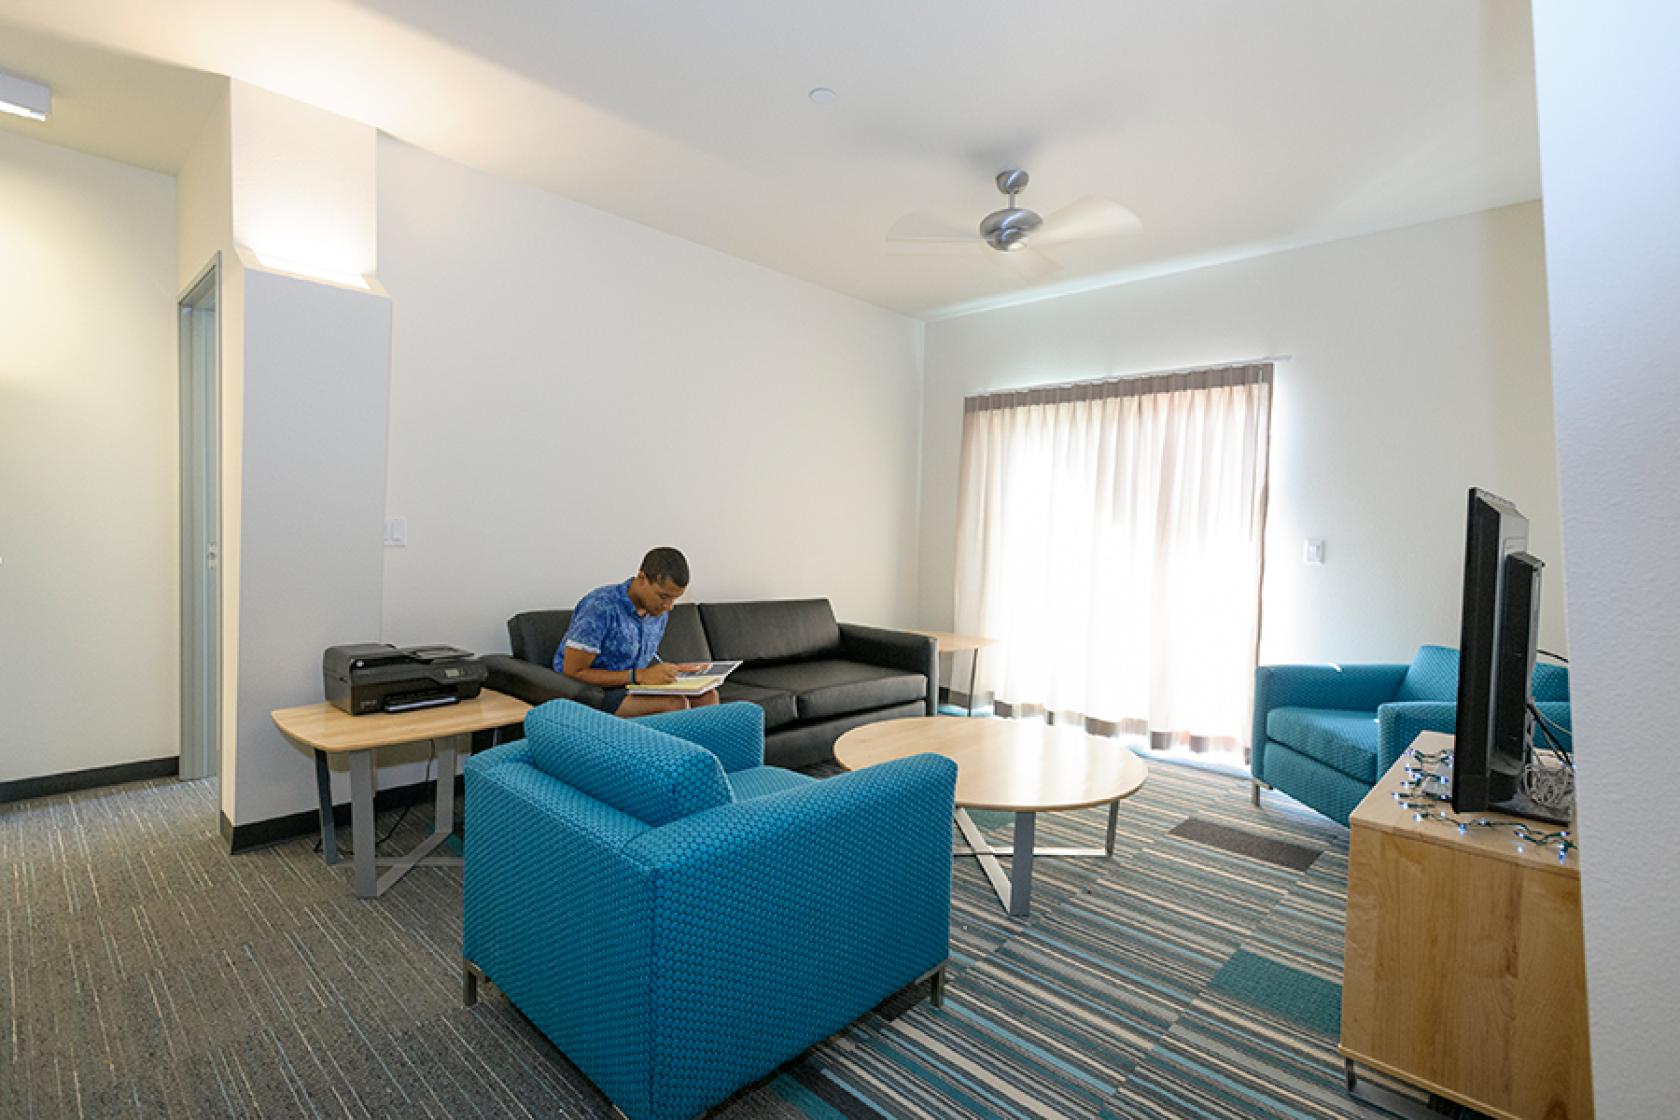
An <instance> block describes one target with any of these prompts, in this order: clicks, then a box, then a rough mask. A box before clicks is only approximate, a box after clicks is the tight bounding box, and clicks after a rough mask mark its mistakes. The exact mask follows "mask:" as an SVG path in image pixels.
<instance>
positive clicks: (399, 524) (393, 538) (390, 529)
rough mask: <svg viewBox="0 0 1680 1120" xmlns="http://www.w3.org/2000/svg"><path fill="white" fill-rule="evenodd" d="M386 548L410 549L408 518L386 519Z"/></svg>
mask: <svg viewBox="0 0 1680 1120" xmlns="http://www.w3.org/2000/svg"><path fill="white" fill-rule="evenodd" d="M385 547H386V548H406V547H408V518H406V517H387V518H386V519H385Z"/></svg>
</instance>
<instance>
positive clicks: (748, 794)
mask: <svg viewBox="0 0 1680 1120" xmlns="http://www.w3.org/2000/svg"><path fill="white" fill-rule="evenodd" d="M816 780H817V779H815V778H812V777H810V776H808V775H805V774H801V773H799V772H798V771H797V770H783V769H782V768H781V767H780V766H749V767H747V769H745V770H737V771H735V773H733V774H730V775H729V788H730V790H731V792H733V793H734V794H735V800H737V801H750V800H751V799H753V798H755V797H768V796H769V795H770V794H773V793H781V792H782V791H783V790H788V789H798V788H799V787H800V786H808V785H810V784H811V783H812V782H814V781H816Z"/></svg>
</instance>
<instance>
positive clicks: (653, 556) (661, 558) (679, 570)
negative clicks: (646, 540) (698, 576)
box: [642, 548, 688, 587]
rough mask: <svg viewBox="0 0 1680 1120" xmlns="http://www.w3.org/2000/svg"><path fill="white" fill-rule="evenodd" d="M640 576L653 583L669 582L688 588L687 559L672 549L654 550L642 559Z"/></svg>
mask: <svg viewBox="0 0 1680 1120" xmlns="http://www.w3.org/2000/svg"><path fill="white" fill-rule="evenodd" d="M642 574H643V575H644V576H646V577H647V578H648V579H649V580H650V581H652V582H653V583H658V582H659V581H660V580H670V581H671V582H672V583H673V584H675V585H676V586H677V587H687V586H688V558H687V557H686V556H684V555H683V554H682V553H680V552H678V551H677V550H676V549H674V548H655V549H651V550H650V551H649V552H648V554H647V555H646V556H644V557H642Z"/></svg>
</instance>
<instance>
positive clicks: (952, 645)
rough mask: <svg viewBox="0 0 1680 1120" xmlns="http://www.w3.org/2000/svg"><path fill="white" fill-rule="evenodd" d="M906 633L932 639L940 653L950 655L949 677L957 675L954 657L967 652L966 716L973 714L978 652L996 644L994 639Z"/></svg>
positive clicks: (943, 632) (929, 632) (927, 631)
mask: <svg viewBox="0 0 1680 1120" xmlns="http://www.w3.org/2000/svg"><path fill="white" fill-rule="evenodd" d="M908 633H911V634H920V635H922V636H923V637H925V638H932V639H933V640H934V641H935V642H936V643H937V644H938V647H939V652H940V653H948V654H950V655H951V675H952V676H956V673H957V657H956V655H957V654H959V653H962V652H964V651H968V652H969V653H970V654H971V656H970V657H969V659H968V714H969V715H971V716H972V715H973V714H974V688H975V682H976V681H977V680H978V679H979V677H980V651H981V650H983V649H986V648H987V647H989V646H995V645H997V644H998V642H997V639H996V638H978V637H975V636H973V635H972V634H948V633H946V632H945V631H943V630H910V631H908Z"/></svg>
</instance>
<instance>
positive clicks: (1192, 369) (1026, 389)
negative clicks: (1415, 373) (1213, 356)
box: [963, 354, 1295, 400]
mask: <svg viewBox="0 0 1680 1120" xmlns="http://www.w3.org/2000/svg"><path fill="white" fill-rule="evenodd" d="M1294 357H1295V355H1293V354H1268V355H1267V356H1266V357H1264V358H1245V359H1243V360H1242V361H1240V362H1218V363H1216V364H1213V365H1195V366H1180V367H1178V368H1177V369H1157V370H1151V371H1149V372H1148V373H1111V374H1109V375H1108V376H1106V377H1088V378H1085V379H1084V380H1081V381H1060V382H1053V383H1051V384H1049V385H1023V386H1022V387H1021V388H1019V389H986V390H982V391H981V392H978V393H969V394H968V395H967V396H965V397H964V398H963V399H964V400H973V399H974V398H976V397H998V396H1005V395H1007V394H1010V393H1030V392H1035V391H1039V392H1041V391H1044V390H1047V389H1075V388H1080V387H1082V386H1086V385H1101V384H1103V383H1105V382H1109V381H1131V380H1133V379H1137V380H1144V379H1147V378H1151V377H1172V376H1174V375H1176V374H1180V373H1206V372H1211V371H1214V370H1222V369H1241V368H1242V367H1243V366H1262V365H1276V364H1277V363H1279V362H1287V361H1290V360H1291V359H1293V358H1294Z"/></svg>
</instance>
